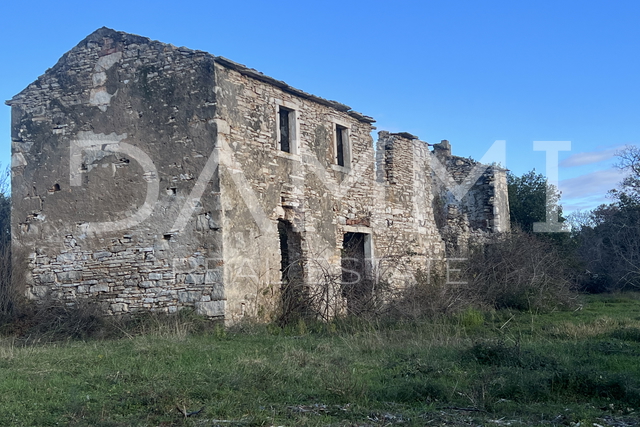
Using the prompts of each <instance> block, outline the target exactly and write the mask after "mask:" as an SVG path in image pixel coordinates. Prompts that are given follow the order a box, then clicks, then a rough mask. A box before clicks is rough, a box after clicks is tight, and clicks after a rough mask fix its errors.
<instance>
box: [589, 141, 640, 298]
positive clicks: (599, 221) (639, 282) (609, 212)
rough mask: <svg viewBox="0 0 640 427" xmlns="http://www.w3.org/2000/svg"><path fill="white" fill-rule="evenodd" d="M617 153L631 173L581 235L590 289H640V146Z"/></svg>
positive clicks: (600, 208) (622, 165) (621, 165)
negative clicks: (611, 200)
mask: <svg viewBox="0 0 640 427" xmlns="http://www.w3.org/2000/svg"><path fill="white" fill-rule="evenodd" d="M617 156H618V167H619V168H620V169H622V170H625V171H628V172H629V175H628V176H627V177H626V178H625V179H624V180H623V181H622V182H621V185H620V188H619V189H615V190H611V191H610V195H611V197H612V198H613V199H614V202H612V203H610V204H607V205H601V206H599V207H598V208H596V209H594V210H593V211H592V212H591V214H590V217H589V220H588V221H586V222H585V223H584V225H583V226H582V227H581V228H580V231H579V232H578V234H577V236H578V240H579V247H578V253H579V256H580V258H581V259H582V260H583V262H584V265H585V266H586V269H587V277H586V279H585V281H584V285H583V286H584V288H585V289H586V290H589V291H596V292H597V291H599V292H602V291H610V290H624V289H630V288H634V289H635V288H640V148H639V147H636V146H628V147H625V149H624V150H622V151H620V152H619V153H618V154H617Z"/></svg>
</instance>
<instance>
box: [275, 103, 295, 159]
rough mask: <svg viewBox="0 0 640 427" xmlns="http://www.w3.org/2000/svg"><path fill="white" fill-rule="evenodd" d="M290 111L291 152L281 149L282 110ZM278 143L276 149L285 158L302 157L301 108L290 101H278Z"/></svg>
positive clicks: (276, 142)
mask: <svg viewBox="0 0 640 427" xmlns="http://www.w3.org/2000/svg"><path fill="white" fill-rule="evenodd" d="M281 108H283V109H285V110H287V111H289V151H283V150H282V149H281V147H280V109H281ZM275 110H276V141H275V149H276V150H277V152H278V154H282V155H284V156H285V157H288V156H291V155H293V156H295V157H298V156H299V155H300V107H299V106H298V105H297V104H294V103H293V102H289V101H282V100H277V101H276V109H275Z"/></svg>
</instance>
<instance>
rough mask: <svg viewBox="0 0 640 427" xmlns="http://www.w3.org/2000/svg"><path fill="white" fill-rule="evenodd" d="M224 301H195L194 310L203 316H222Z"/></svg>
mask: <svg viewBox="0 0 640 427" xmlns="http://www.w3.org/2000/svg"><path fill="white" fill-rule="evenodd" d="M225 305H226V301H205V302H196V303H195V307H196V312H197V313H198V314H202V315H204V316H209V317H219V316H224V313H225Z"/></svg>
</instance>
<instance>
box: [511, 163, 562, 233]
mask: <svg viewBox="0 0 640 427" xmlns="http://www.w3.org/2000/svg"><path fill="white" fill-rule="evenodd" d="M507 186H508V193H509V216H510V219H511V225H512V226H515V227H517V228H520V229H521V230H523V231H525V232H527V233H533V223H535V222H545V221H546V220H547V216H548V215H547V214H551V215H554V217H557V218H558V220H559V221H561V222H562V221H564V219H563V218H562V206H560V204H559V201H560V192H559V191H558V190H557V189H556V188H555V187H554V186H552V185H550V184H548V182H547V178H546V177H545V176H544V175H542V174H537V173H536V171H535V169H534V170H532V171H530V172H527V173H525V174H524V175H522V176H515V175H513V174H512V173H509V174H508V175H507ZM547 200H549V202H550V203H547ZM556 214H557V216H555V215H556ZM556 234H558V233H556Z"/></svg>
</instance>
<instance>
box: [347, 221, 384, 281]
mask: <svg viewBox="0 0 640 427" xmlns="http://www.w3.org/2000/svg"><path fill="white" fill-rule="evenodd" d="M345 233H360V234H364V235H365V236H364V259H365V262H366V263H367V265H366V270H367V274H373V273H374V272H375V270H376V268H377V263H376V258H375V244H374V241H373V230H372V229H371V227H365V226H362V225H343V226H342V233H341V235H344V234H345Z"/></svg>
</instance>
